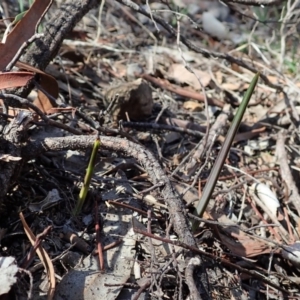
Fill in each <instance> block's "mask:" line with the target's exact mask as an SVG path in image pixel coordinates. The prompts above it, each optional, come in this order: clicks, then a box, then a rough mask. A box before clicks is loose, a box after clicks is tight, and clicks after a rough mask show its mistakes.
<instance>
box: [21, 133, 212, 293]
mask: <svg viewBox="0 0 300 300" xmlns="http://www.w3.org/2000/svg"><path fill="white" fill-rule="evenodd" d="M100 140H101V149H103V150H110V151H116V152H119V153H124V154H125V155H126V156H132V157H134V158H135V159H137V160H138V161H139V162H140V164H141V165H142V166H143V167H144V168H145V170H147V172H148V175H149V177H150V181H151V182H152V184H153V185H157V186H158V188H159V189H160V193H161V194H162V196H163V198H164V200H165V202H166V204H167V206H168V210H169V214H170V217H171V222H172V224H173V228H174V231H175V232H176V233H177V235H178V237H179V240H180V241H181V242H183V243H185V244H187V245H189V246H193V247H197V245H196V242H195V239H194V237H193V234H192V232H191V230H190V228H189V224H188V221H187V217H186V213H185V208H184V205H183V202H182V201H181V199H180V196H179V195H178V193H177V191H176V189H175V188H174V187H173V186H172V184H171V182H170V180H169V178H168V177H167V176H166V174H165V173H164V172H163V170H162V168H161V166H160V165H159V163H158V161H157V160H156V158H155V157H154V155H153V154H152V153H151V152H150V151H148V150H147V149H146V148H145V147H143V146H141V145H139V144H135V143H133V142H130V141H128V140H125V139H121V138H117V137H107V136H101V137H100ZM94 141H95V137H94V136H71V137H63V138H45V139H41V140H37V141H32V142H29V143H28V144H27V146H25V147H24V148H23V151H22V157H26V158H28V159H30V158H32V157H36V156H37V155H39V154H41V153H44V152H47V151H60V150H75V149H77V150H78V149H82V150H83V149H86V148H89V147H92V146H93V143H94ZM194 256H195V255H194ZM198 258H199V261H200V262H201V263H202V258H201V257H198ZM199 271H200V272H199V275H198V276H199V277H198V278H200V280H199V282H198V286H199V289H200V291H201V296H200V298H198V299H209V296H208V290H209V288H208V279H207V274H206V271H205V270H204V268H203V266H201V268H200V270H199ZM189 283H190V282H187V284H188V285H189ZM189 288H190V291H191V293H193V289H192V288H191V287H190V286H189ZM195 299H196V298H195Z"/></svg>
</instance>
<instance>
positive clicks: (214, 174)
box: [192, 73, 259, 231]
mask: <svg viewBox="0 0 300 300" xmlns="http://www.w3.org/2000/svg"><path fill="white" fill-rule="evenodd" d="M258 79H259V73H257V74H256V75H255V76H254V78H253V79H252V81H251V83H250V86H249V87H248V89H247V91H246V93H245V95H244V97H243V101H242V103H241V104H240V106H239V108H238V111H237V113H236V115H235V117H234V119H233V121H232V124H231V126H230V128H229V130H228V133H227V136H226V139H225V141H224V144H223V147H222V149H221V151H220V153H219V155H218V157H217V159H216V161H215V164H214V166H213V168H212V170H211V172H210V174H209V177H208V179H207V183H206V185H205V187H204V189H203V193H202V197H201V199H200V201H199V203H198V205H197V207H196V210H195V213H194V214H195V215H196V216H198V217H200V218H201V217H202V215H203V213H204V211H205V209H206V207H207V205H208V202H209V200H210V197H211V195H212V193H213V190H214V188H215V185H216V183H217V180H218V177H219V175H220V172H221V170H222V167H223V164H224V162H225V159H226V157H227V155H228V152H229V150H230V147H231V144H232V142H233V139H234V137H235V134H236V132H237V131H238V128H239V126H240V123H241V120H242V118H243V116H244V113H245V110H246V108H247V105H248V103H249V100H250V98H251V96H252V94H253V91H254V88H255V86H256V84H257V81H258ZM192 227H193V231H195V230H196V229H197V228H198V227H199V221H196V220H195V221H194V222H193V226H192Z"/></svg>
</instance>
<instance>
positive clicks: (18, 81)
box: [0, 72, 34, 90]
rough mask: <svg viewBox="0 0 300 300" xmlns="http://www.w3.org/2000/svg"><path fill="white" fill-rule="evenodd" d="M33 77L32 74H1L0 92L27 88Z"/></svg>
mask: <svg viewBox="0 0 300 300" xmlns="http://www.w3.org/2000/svg"><path fill="white" fill-rule="evenodd" d="M33 77H34V74H33V73H32V72H7V73H0V90H2V89H9V88H15V87H20V86H25V85H27V84H28V82H29V81H30V80H32V79H33Z"/></svg>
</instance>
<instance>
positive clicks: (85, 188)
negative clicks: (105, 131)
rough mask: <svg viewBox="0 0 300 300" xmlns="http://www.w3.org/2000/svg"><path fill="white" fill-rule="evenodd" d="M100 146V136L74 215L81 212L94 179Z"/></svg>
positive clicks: (96, 142) (95, 144)
mask: <svg viewBox="0 0 300 300" xmlns="http://www.w3.org/2000/svg"><path fill="white" fill-rule="evenodd" d="M99 147H100V139H99V137H98V138H97V139H96V141H95V143H94V146H93V151H92V154H91V157H90V161H89V165H88V168H87V170H86V173H85V177H84V181H83V185H82V187H81V190H80V193H79V196H78V200H77V203H76V206H75V208H74V210H73V215H74V216H76V215H78V214H79V213H80V211H81V209H82V206H83V204H84V201H85V198H86V195H87V193H88V191H89V187H90V182H91V179H92V176H93V172H94V166H95V162H96V156H97V152H98V149H99Z"/></svg>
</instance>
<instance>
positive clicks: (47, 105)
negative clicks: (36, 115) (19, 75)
mask: <svg viewBox="0 0 300 300" xmlns="http://www.w3.org/2000/svg"><path fill="white" fill-rule="evenodd" d="M16 66H17V67H18V68H19V69H23V70H28V71H31V72H35V73H37V74H39V78H40V80H39V84H40V85H41V87H42V88H43V89H44V90H45V91H46V92H47V93H49V94H50V95H51V96H52V97H53V98H54V99H56V98H57V97H58V83H57V81H56V79H55V78H54V77H52V76H51V75H49V74H47V73H45V72H43V71H41V70H39V69H37V68H35V67H33V66H30V65H28V64H25V63H23V62H17V63H16ZM33 104H34V105H36V106H37V107H38V108H39V109H40V110H41V111H42V112H43V113H48V111H49V110H51V109H52V108H53V107H55V106H56V102H55V101H54V100H53V99H51V97H48V95H47V94H45V93H44V92H42V91H40V90H39V91H38V96H37V98H36V99H35V100H34V101H33Z"/></svg>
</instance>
